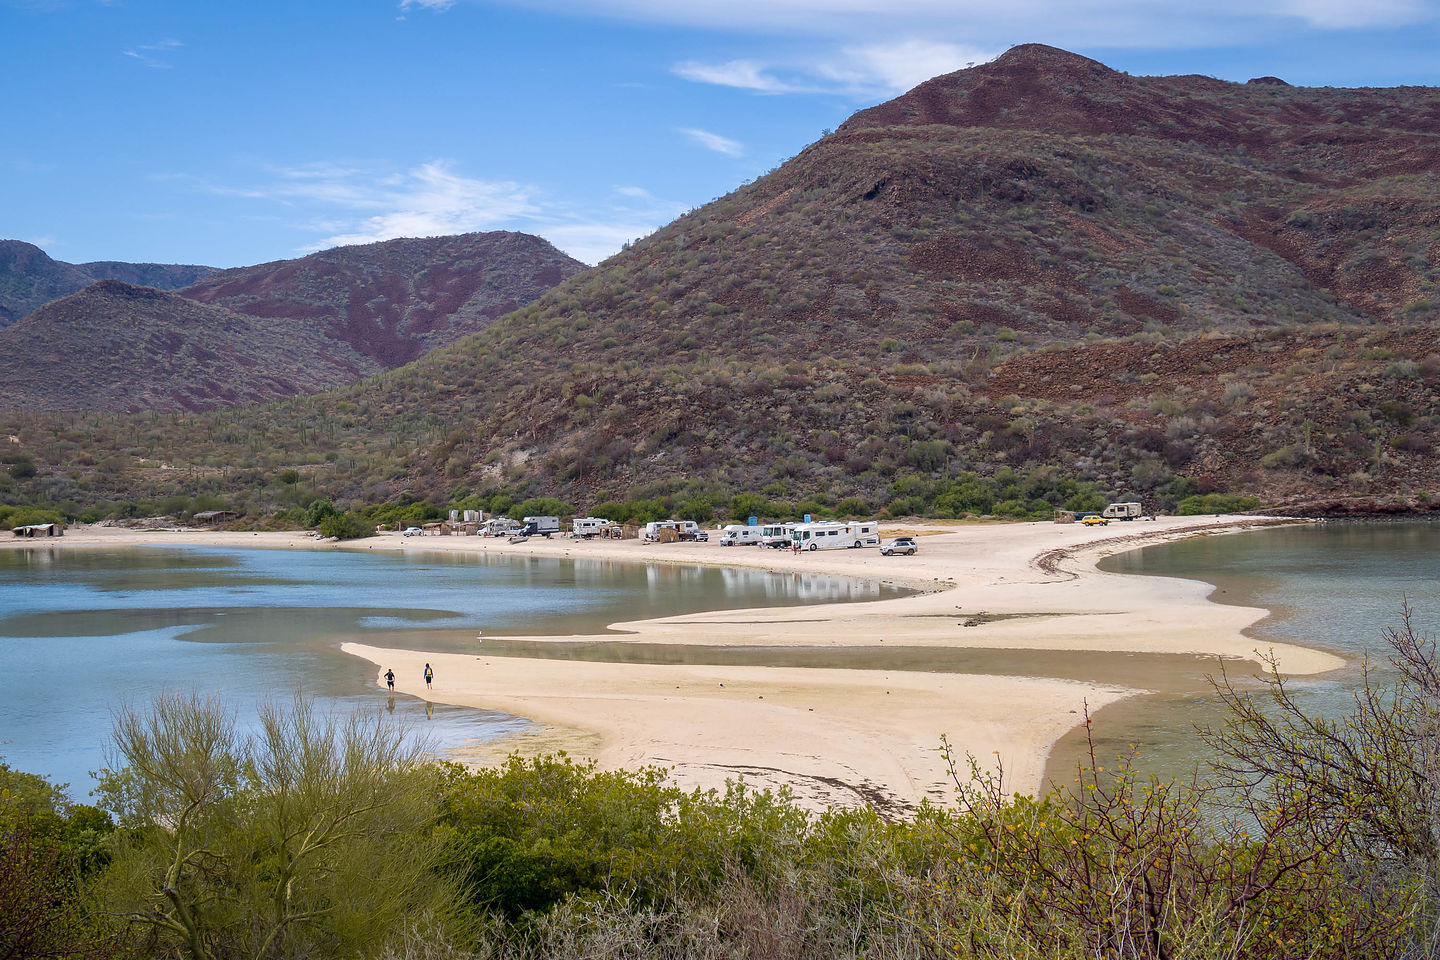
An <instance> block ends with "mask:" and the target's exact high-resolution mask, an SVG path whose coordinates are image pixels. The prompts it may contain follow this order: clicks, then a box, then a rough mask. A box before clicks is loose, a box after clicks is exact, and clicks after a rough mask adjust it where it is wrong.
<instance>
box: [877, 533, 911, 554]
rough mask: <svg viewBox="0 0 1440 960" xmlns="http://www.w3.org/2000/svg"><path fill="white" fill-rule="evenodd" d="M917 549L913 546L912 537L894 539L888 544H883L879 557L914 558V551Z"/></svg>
mask: <svg viewBox="0 0 1440 960" xmlns="http://www.w3.org/2000/svg"><path fill="white" fill-rule="evenodd" d="M917 549H918V548H917V547H916V546H915V538H914V537H896V538H895V539H894V540H891V541H890V542H889V543H886V544H883V545H882V546H881V547H880V556H882V557H896V556H906V557H909V556H914V554H915V551H916V550H917Z"/></svg>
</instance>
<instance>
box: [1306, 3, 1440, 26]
mask: <svg viewBox="0 0 1440 960" xmlns="http://www.w3.org/2000/svg"><path fill="white" fill-rule="evenodd" d="M1427 8H1428V10H1427ZM1280 10H1281V12H1282V13H1286V14H1289V15H1290V16H1293V17H1298V18H1299V19H1301V20H1304V21H1305V22H1306V23H1308V24H1310V25H1311V26H1314V27H1320V28H1321V29H1326V30H1346V29H1352V28H1356V27H1361V28H1363V27H1389V26H1396V25H1399V24H1405V23H1413V22H1415V21H1417V20H1421V19H1430V18H1433V16H1434V8H1433V4H1428V3H1425V2H1423V0H1365V2H1363V3H1362V2H1358V0H1281V3H1280ZM1427 12H1428V13H1429V17H1427V16H1426V14H1427Z"/></svg>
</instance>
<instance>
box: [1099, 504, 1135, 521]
mask: <svg viewBox="0 0 1440 960" xmlns="http://www.w3.org/2000/svg"><path fill="white" fill-rule="evenodd" d="M1142 515H1143V512H1142V510H1141V508H1140V504H1138V503H1112V504H1110V505H1109V506H1108V507H1106V508H1105V510H1104V512H1103V513H1102V514H1101V516H1103V517H1104V518H1105V519H1106V520H1135V519H1138V518H1139V517H1141V516H1142Z"/></svg>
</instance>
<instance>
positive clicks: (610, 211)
mask: <svg viewBox="0 0 1440 960" xmlns="http://www.w3.org/2000/svg"><path fill="white" fill-rule="evenodd" d="M720 139H722V140H723V139H724V138H720ZM269 174H270V180H269V182H267V183H264V184H260V185H258V186H245V187H234V186H224V185H214V184H206V185H203V189H205V190H207V191H209V192H211V193H215V194H220V195H222V196H229V197H235V198H237V199H241V200H255V201H270V202H273V203H277V204H280V205H282V206H283V207H284V208H286V209H288V210H290V211H291V216H290V218H289V219H290V220H291V225H292V226H293V227H294V228H295V229H297V230H299V231H301V232H302V233H304V234H306V235H308V236H310V237H313V238H314V239H313V240H310V241H308V242H306V243H305V244H303V245H302V246H301V247H299V248H298V251H297V252H302V253H309V252H312V251H315V250H321V249H325V248H327V247H333V246H342V245H347V244H360V243H375V242H379V241H382V240H393V239H396V238H398V237H431V236H447V235H451V234H456V233H470V232H474V231H482V230H500V229H505V230H520V231H524V232H526V233H534V234H538V235H539V236H542V237H544V238H545V239H547V240H549V241H550V242H551V243H553V244H555V246H557V247H559V248H560V249H561V250H564V251H565V252H566V253H568V254H570V255H571V256H572V257H575V258H576V259H578V260H582V261H584V262H585V263H598V262H599V261H601V260H604V259H605V258H607V257H609V256H611V255H613V254H615V253H617V252H618V251H619V250H620V248H621V246H622V245H623V244H624V243H626V242H627V241H630V240H635V239H638V238H640V237H644V236H646V235H648V234H650V233H653V232H654V231H655V230H656V229H657V228H658V227H660V226H662V225H664V224H666V223H668V222H669V221H671V220H673V219H674V218H675V217H676V216H678V215H679V214H681V213H683V212H684V211H685V207H684V206H683V205H681V204H677V203H673V202H670V201H666V200H662V199H659V198H657V197H655V196H654V195H652V194H651V193H650V192H649V191H648V190H646V189H645V188H643V187H639V186H635V185H623V186H617V187H615V188H614V189H613V191H612V192H611V195H610V196H609V197H607V198H602V199H600V200H599V201H597V202H594V203H588V204H584V205H566V204H561V203H558V202H556V201H554V200H552V199H550V198H548V197H547V196H545V192H544V191H543V190H542V189H541V188H539V187H538V186H535V185H533V184H524V183H516V182H514V181H508V180H482V179H477V178H473V177H467V176H464V175H462V174H461V173H460V172H458V171H457V170H456V168H455V165H454V164H453V163H451V162H449V161H444V160H432V161H430V162H428V163H422V164H420V165H418V166H416V167H413V168H411V169H409V170H405V171H400V172H395V171H386V170H376V169H373V168H367V167H366V166H364V165H358V164H343V163H330V162H316V163H307V164H300V165H296V166H289V167H278V168H271V169H270V170H269ZM172 179H189V178H172ZM245 215H247V216H252V215H254V214H251V213H247V214H245Z"/></svg>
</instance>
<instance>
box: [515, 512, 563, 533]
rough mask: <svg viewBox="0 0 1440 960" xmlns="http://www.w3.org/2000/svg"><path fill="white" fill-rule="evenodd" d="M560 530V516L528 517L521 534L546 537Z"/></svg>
mask: <svg viewBox="0 0 1440 960" xmlns="http://www.w3.org/2000/svg"><path fill="white" fill-rule="evenodd" d="M559 532H560V518H559V517H526V518H525V525H524V526H523V527H521V528H520V534H521V535H522V536H526V537H546V538H548V537H549V536H550V534H552V533H559Z"/></svg>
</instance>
